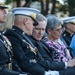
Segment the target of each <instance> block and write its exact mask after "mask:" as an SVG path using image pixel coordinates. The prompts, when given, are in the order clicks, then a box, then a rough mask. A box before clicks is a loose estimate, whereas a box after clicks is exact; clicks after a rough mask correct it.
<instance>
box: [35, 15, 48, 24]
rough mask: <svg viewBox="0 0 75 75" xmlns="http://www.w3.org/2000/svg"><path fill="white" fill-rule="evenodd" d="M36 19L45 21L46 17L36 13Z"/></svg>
mask: <svg viewBox="0 0 75 75" xmlns="http://www.w3.org/2000/svg"><path fill="white" fill-rule="evenodd" d="M36 21H37V22H38V21H45V22H46V23H47V19H46V17H45V16H44V15H42V14H37V15H36Z"/></svg>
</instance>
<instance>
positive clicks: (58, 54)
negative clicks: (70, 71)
mask: <svg viewBox="0 0 75 75" xmlns="http://www.w3.org/2000/svg"><path fill="white" fill-rule="evenodd" d="M45 42H46V43H47V44H48V46H49V47H52V48H53V49H54V61H58V62H62V61H63V62H66V61H68V60H70V59H71V56H70V53H69V50H68V49H67V48H66V46H65V45H64V44H63V42H62V41H61V40H60V39H58V40H56V41H55V42H53V41H51V40H49V39H48V38H45Z"/></svg>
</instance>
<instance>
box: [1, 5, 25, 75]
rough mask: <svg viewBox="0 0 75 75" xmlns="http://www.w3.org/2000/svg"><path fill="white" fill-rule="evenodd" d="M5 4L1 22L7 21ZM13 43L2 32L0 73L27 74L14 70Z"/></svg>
mask: <svg viewBox="0 0 75 75" xmlns="http://www.w3.org/2000/svg"><path fill="white" fill-rule="evenodd" d="M6 8H7V7H5V6H0V23H4V22H5V21H6V10H5V9H6ZM11 48H12V47H11V43H10V42H9V40H8V39H7V37H5V36H4V35H3V34H2V32H0V75H26V74H21V73H19V72H16V71H14V70H12V51H11Z"/></svg>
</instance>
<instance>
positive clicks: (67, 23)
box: [62, 16, 75, 46]
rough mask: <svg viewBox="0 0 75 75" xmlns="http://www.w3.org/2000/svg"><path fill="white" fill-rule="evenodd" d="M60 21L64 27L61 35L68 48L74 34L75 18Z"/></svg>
mask: <svg viewBox="0 0 75 75" xmlns="http://www.w3.org/2000/svg"><path fill="white" fill-rule="evenodd" d="M62 21H63V23H64V27H65V31H64V32H63V33H62V38H63V39H64V40H65V42H66V43H67V45H68V46H69V45H70V43H71V40H72V37H73V36H74V33H75V16H73V17H68V18H63V19H62Z"/></svg>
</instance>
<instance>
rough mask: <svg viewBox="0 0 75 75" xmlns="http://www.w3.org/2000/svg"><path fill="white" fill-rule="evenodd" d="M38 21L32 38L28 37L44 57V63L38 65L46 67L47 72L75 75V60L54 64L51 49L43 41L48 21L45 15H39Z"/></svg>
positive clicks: (40, 62) (37, 16)
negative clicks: (53, 71)
mask: <svg viewBox="0 0 75 75" xmlns="http://www.w3.org/2000/svg"><path fill="white" fill-rule="evenodd" d="M36 21H37V22H38V23H39V24H38V26H35V27H34V28H33V32H32V37H31V36H28V37H29V38H30V39H31V41H32V42H33V44H34V45H35V46H36V47H37V48H38V51H39V53H40V54H41V55H42V59H43V61H42V60H40V61H38V63H39V64H41V65H42V66H44V67H45V68H46V69H47V70H58V72H59V75H73V74H74V69H75V67H74V62H75V59H73V60H71V61H69V62H54V61H53V60H52V59H51V56H50V53H51V48H50V47H48V45H47V44H46V43H45V42H44V41H42V40H41V39H42V37H43V34H44V31H45V28H46V24H47V23H46V22H47V20H46V18H45V17H44V16H43V15H41V14H38V15H36Z"/></svg>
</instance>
